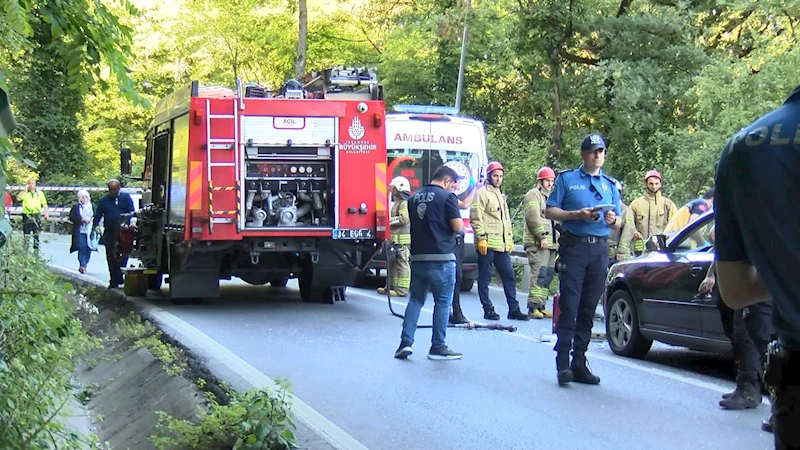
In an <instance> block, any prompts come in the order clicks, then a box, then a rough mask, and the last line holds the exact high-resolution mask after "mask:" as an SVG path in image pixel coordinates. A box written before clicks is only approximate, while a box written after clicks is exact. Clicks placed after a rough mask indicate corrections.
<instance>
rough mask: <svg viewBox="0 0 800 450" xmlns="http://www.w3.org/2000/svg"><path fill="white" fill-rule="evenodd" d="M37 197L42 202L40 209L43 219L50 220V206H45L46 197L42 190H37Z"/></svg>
mask: <svg viewBox="0 0 800 450" xmlns="http://www.w3.org/2000/svg"><path fill="white" fill-rule="evenodd" d="M39 199H40V200H41V203H42V210H43V211H44V220H50V207H49V206H47V197H46V196H45V195H44V192H42V191H39Z"/></svg>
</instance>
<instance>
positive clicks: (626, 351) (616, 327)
mask: <svg viewBox="0 0 800 450" xmlns="http://www.w3.org/2000/svg"><path fill="white" fill-rule="evenodd" d="M608 305H609V306H608V310H607V312H606V340H607V341H608V345H609V346H610V347H611V350H612V351H613V352H614V353H616V354H617V355H621V356H628V357H631V358H642V357H644V355H646V354H647V352H648V351H650V346H652V345H653V341H651V340H650V339H647V338H645V337H644V336H642V333H641V332H640V331H639V314H638V312H637V310H636V305H635V303H634V302H633V299H632V298H631V295H630V294H629V293H628V292H627V291H625V290H618V291H616V292H614V294H613V295H612V296H611V300H609V301H608Z"/></svg>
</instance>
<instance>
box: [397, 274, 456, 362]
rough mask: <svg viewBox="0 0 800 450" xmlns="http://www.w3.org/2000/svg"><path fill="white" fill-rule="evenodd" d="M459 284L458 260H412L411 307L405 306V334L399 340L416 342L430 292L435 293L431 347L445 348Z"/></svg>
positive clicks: (409, 305)
mask: <svg viewBox="0 0 800 450" xmlns="http://www.w3.org/2000/svg"><path fill="white" fill-rule="evenodd" d="M455 285H456V262H455V261H435V262H433V261H424V262H421V261H412V262H411V288H410V289H409V298H408V305H407V306H406V313H405V319H403V332H402V333H401V334H400V339H401V340H402V341H403V342H405V343H408V345H411V344H413V343H414V332H415V331H417V322H419V312H420V310H421V309H422V306H423V305H425V300H426V299H427V297H428V292H430V293H432V294H433V302H434V304H433V337H432V338H431V344H432V345H431V346H432V347H434V348H438V347H443V346H444V339H445V336H446V334H447V319H448V316H449V314H450V305H451V304H452V302H453V289H455Z"/></svg>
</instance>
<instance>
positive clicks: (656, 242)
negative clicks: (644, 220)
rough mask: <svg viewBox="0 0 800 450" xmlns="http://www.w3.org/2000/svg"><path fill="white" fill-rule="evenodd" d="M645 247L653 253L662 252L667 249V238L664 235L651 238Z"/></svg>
mask: <svg viewBox="0 0 800 450" xmlns="http://www.w3.org/2000/svg"><path fill="white" fill-rule="evenodd" d="M645 247H646V248H647V250H648V251H651V252H660V251H663V250H666V249H667V237H666V236H665V235H663V234H656V235H655V236H650V239H648V240H647V243H646V244H645Z"/></svg>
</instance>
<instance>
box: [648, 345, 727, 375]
mask: <svg viewBox="0 0 800 450" xmlns="http://www.w3.org/2000/svg"><path fill="white" fill-rule="evenodd" d="M646 360H647V361H650V362H653V363H656V364H661V365H664V366H668V367H672V368H675V369H682V370H687V371H689V372H694V373H697V374H702V375H709V376H713V377H718V378H723V379H727V380H731V381H732V380H734V379H735V378H736V364H735V363H734V361H733V356H732V355H730V354H717V353H705V352H698V351H693V350H687V349H685V348H680V347H675V348H659V349H656V348H653V349H652V350H650V352H649V353H648V354H647V357H646Z"/></svg>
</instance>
